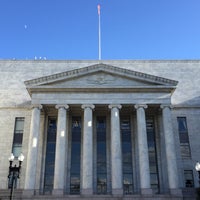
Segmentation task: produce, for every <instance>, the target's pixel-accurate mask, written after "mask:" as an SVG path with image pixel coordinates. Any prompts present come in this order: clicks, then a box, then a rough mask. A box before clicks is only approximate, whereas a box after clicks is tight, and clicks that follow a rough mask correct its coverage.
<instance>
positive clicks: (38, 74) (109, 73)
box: [0, 61, 200, 199]
mask: <svg viewBox="0 0 200 200" xmlns="http://www.w3.org/2000/svg"><path fill="white" fill-rule="evenodd" d="M4 64H5V66H6V65H7V68H6V67H5V68H4ZM153 64H155V68H154V66H153ZM192 64H193V65H195V67H196V68H195V70H196V71H195V72H197V69H198V71H199V72H200V62H196V63H194V62H191V63H189V64H188V63H187V62H185V63H184V62H175V61H174V63H173V62H172V61H168V62H167V61H163V63H162V62H161V61H160V62H158V61H157V62H155V63H153V62H151V61H149V62H148V61H143V62H142V61H138V62H137V61H132V62H131V61H113V62H112V61H102V63H99V62H96V61H85V62H84V61H82V62H81V61H71V62H69V61H66V62H64V61H52V62H50V61H44V62H42V61H41V62H39V63H38V62H37V61H36V62H34V61H22V62H21V63H20V62H19V61H7V63H6V61H4V62H2V63H1V65H0V68H1V69H2V72H3V74H4V76H1V79H2V83H3V84H2V86H1V91H2V92H3V93H4V96H3V98H2V100H1V101H0V117H1V119H2V120H1V122H0V126H1V129H2V128H5V130H8V129H9V127H12V126H14V125H13V124H12V123H13V122H14V118H15V117H25V128H24V136H23V146H22V151H23V153H24V154H25V158H26V159H25V161H24V163H23V168H22V174H21V176H22V177H21V180H20V182H19V183H18V187H19V188H21V189H22V190H23V195H24V197H26V198H28V197H29V198H33V197H34V196H37V195H39V196H40V195H47V194H45V192H44V184H45V183H44V176H45V167H46V166H45V157H46V154H45V152H46V141H47V124H48V119H49V118H55V119H56V121H57V130H56V149H55V166H54V180H53V188H52V191H51V192H50V193H48V195H51V196H55V198H58V197H62V196H63V195H64V196H66V195H70V173H71V169H70V163H71V162H72V159H73V157H72V155H71V151H72V150H71V147H72V139H71V138H72V136H71V134H72V133H71V126H72V117H73V116H80V117H81V121H82V127H81V150H80V151H81V156H80V193H79V195H83V196H84V197H85V196H90V197H93V195H94V196H95V195H98V192H97V175H96V174H97V156H96V155H97V150H96V148H97V142H96V141H97V140H96V137H97V135H96V134H97V133H96V129H95V124H96V120H97V118H98V117H99V116H105V119H106V168H107V171H106V173H107V175H106V177H107V179H106V181H107V183H106V184H107V189H106V193H105V194H104V195H108V197H109V195H111V196H112V197H114V196H116V197H119V196H121V197H125V196H126V193H125V191H124V181H123V176H124V175H123V173H124V171H123V170H124V166H123V152H122V146H123V144H122V142H123V141H122V136H121V128H120V122H121V119H122V118H123V116H128V118H129V119H130V123H131V144H132V150H131V155H132V176H133V186H132V187H133V192H132V193H130V194H129V195H133V197H134V195H138V196H137V197H138V198H139V197H140V195H142V196H145V195H146V196H147V197H148V196H149V197H151V196H152V198H157V197H158V198H161V196H159V195H166V198H167V197H169V196H170V198H180V199H181V198H182V196H183V195H184V192H183V191H182V188H184V178H183V176H182V175H183V172H184V170H193V168H192V165H193V164H194V163H195V159H196V160H198V155H197V153H193V151H194V150H195V149H196V148H197V150H196V152H198V153H200V150H199V144H198V143H196V142H195V141H192V142H191V143H190V145H191V147H190V148H191V153H192V157H191V158H190V159H188V160H185V161H182V159H181V156H180V147H179V136H178V131H177V124H176V118H177V117H179V116H181V117H182V116H186V117H187V119H189V121H188V128H190V127H191V125H190V123H191V124H193V130H192V127H191V130H192V131H191V132H190V133H189V134H190V137H191V136H192V135H193V136H192V137H193V138H194V140H195V138H196V139H198V138H199V136H198V135H195V134H198V131H197V129H198V126H199V125H198V124H197V123H196V122H197V119H196V117H198V118H199V119H200V112H199V111H200V104H199V101H198V100H197V99H196V98H198V92H199V91H200V89H199V88H198V86H197V85H196V87H197V88H194V87H195V86H194V87H192V89H191V90H190V91H188V90H189V89H190V87H191V86H193V85H192V83H191V80H190V78H191V77H193V78H194V83H198V81H199V78H198V80H196V79H197V78H196V77H195V76H196V73H194V72H193V75H191V74H190V73H191V71H190V69H189V65H190V66H191V67H193V65H192ZM159 65H160V68H162V69H160V68H159ZM171 65H174V66H177V67H179V66H181V67H180V68H181V69H179V70H177V69H174V71H177V72H176V73H175V74H174V73H172V69H173V68H172V67H171ZM15 67H18V69H19V72H17V74H16V75H18V74H19V76H14V73H13V74H12V70H14V71H15V70H16V68H15ZM48 67H49V68H48ZM47 68H48V69H47ZM46 69H47V71H46V72H47V73H46V72H45V70H46ZM148 69H149V70H148ZM20 70H21V71H20ZM170 70H171V71H170ZM16 71H17V70H16ZM34 72H35V73H34ZM20 73H21V74H20ZM171 74H173V76H171ZM8 75H11V76H10V77H9V76H8ZM8 78H10V79H12V81H11V80H10V79H9V80H8ZM184 81H185V82H184ZM7 83H8V84H9V83H10V84H11V85H10V86H9V87H8V88H7V87H6V84H7ZM179 84H183V86H184V87H185V90H186V89H187V91H186V92H185V93H184V92H183V91H184V89H183V88H182V87H181V86H179ZM6 91H7V97H6V96H5V95H6ZM193 94H194V96H192V95H193ZM181 95H182V97H183V98H182V102H181V97H180V96H181ZM8 111H9V114H8V115H6V116H5V113H7V112H8ZM4 116H5V118H6V119H7V120H9V119H11V118H12V120H10V121H9V122H8V124H5V123H3V122H2V121H4V119H3V118H4ZM149 116H151V117H152V116H153V119H154V124H155V143H156V152H157V154H156V160H157V176H158V179H159V180H158V182H159V190H158V191H159V192H158V194H156V193H155V190H154V188H153V187H152V181H151V171H152V166H151V165H150V161H149V147H148V137H147V126H146V120H147V118H148V117H149ZM195 120H196V122H195ZM6 126H8V127H6ZM175 128H176V129H175ZM199 128H200V127H199ZM10 129H11V128H10ZM8 132H9V133H10V136H9V138H10V140H11V141H10V142H9V143H8V146H10V149H9V148H8V147H5V146H4V145H3V144H0V149H2V150H3V151H5V152H6V154H8V155H9V153H10V152H11V150H12V139H13V138H12V137H13V136H12V134H13V128H12V130H10V131H8ZM3 141H4V139H3ZM192 144H193V146H192ZM5 149H6V150H5ZM1 159H2V160H1V161H3V162H4V163H5V160H6V158H5V157H3V158H1ZM7 164H8V163H7ZM6 167H7V165H6V163H5V164H3V165H2V166H0V171H1V172H0V175H1V177H3V175H4V174H3V173H5V172H6V170H7V168H6ZM193 174H194V176H195V175H196V174H195V171H194V172H193ZM6 181H7V180H6V177H5V178H2V181H1V182H2V183H1V185H0V189H6V188H7V182H6ZM197 185H198V180H197V179H196V178H194V186H197ZM156 192H157V190H156ZM80 197H81V196H80ZM163 197H164V196H163Z"/></svg>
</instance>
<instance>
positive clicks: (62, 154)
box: [53, 105, 69, 195]
mask: <svg viewBox="0 0 200 200" xmlns="http://www.w3.org/2000/svg"><path fill="white" fill-rule="evenodd" d="M68 108H69V106H68V105H56V109H58V122H57V134H56V155H55V169H54V185H53V194H55V195H62V194H64V193H63V192H64V184H65V159H66V155H67V153H66V150H67V137H68V132H67V128H66V123H67V112H66V110H67V109H68Z"/></svg>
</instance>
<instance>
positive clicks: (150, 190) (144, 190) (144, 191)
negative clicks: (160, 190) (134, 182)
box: [141, 188, 153, 195]
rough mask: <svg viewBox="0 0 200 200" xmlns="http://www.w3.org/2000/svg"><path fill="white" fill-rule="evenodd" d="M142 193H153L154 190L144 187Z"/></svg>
mask: <svg viewBox="0 0 200 200" xmlns="http://www.w3.org/2000/svg"><path fill="white" fill-rule="evenodd" d="M141 194H142V195H152V194H153V191H152V189H151V188H143V189H141Z"/></svg>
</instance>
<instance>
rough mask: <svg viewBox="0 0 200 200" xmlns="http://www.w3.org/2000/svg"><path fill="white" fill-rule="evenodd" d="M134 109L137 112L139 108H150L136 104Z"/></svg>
mask: <svg viewBox="0 0 200 200" xmlns="http://www.w3.org/2000/svg"><path fill="white" fill-rule="evenodd" d="M134 108H135V109H136V110H137V109H139V108H144V109H147V108H148V106H147V105H146V104H136V105H135V106H134Z"/></svg>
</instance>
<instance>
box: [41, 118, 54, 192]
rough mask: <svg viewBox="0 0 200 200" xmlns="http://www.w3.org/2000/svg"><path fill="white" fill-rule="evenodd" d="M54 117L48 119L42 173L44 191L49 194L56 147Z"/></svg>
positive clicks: (51, 187) (52, 179) (52, 178)
mask: <svg viewBox="0 0 200 200" xmlns="http://www.w3.org/2000/svg"><path fill="white" fill-rule="evenodd" d="M56 129H57V128H56V119H51V118H50V119H49V120H48V129H47V144H46V159H45V173H44V193H45V194H51V192H52V190H53V181H54V167H55V149H56Z"/></svg>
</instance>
